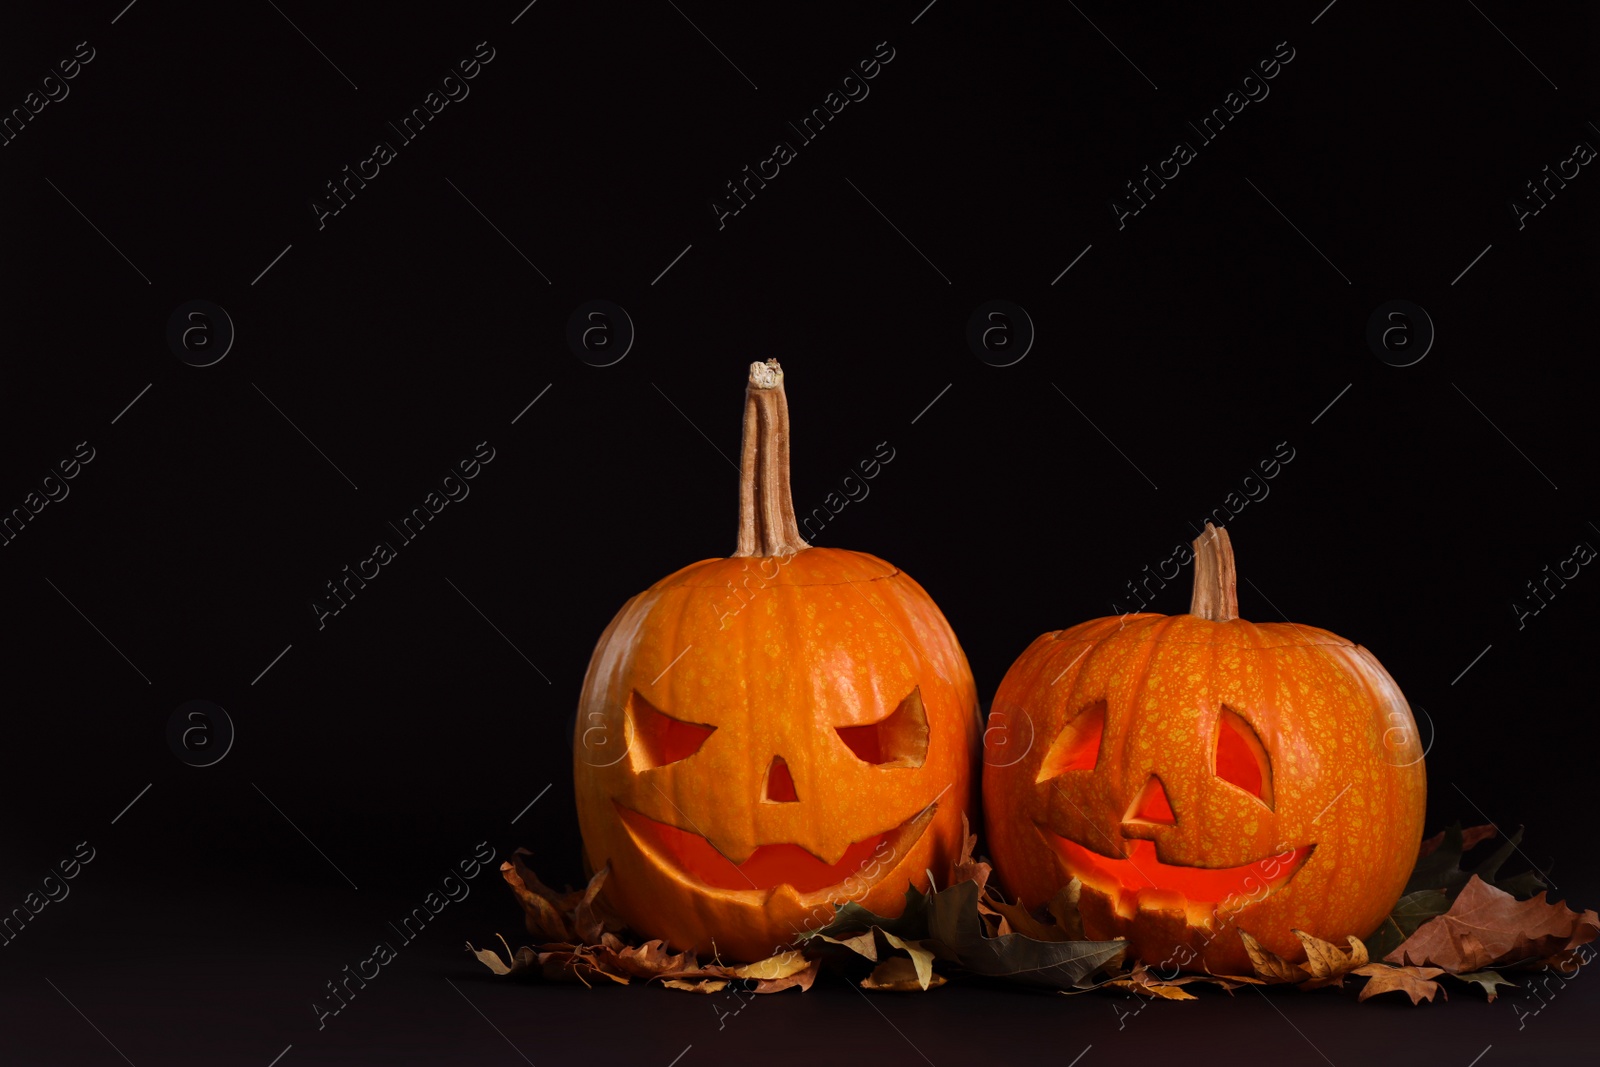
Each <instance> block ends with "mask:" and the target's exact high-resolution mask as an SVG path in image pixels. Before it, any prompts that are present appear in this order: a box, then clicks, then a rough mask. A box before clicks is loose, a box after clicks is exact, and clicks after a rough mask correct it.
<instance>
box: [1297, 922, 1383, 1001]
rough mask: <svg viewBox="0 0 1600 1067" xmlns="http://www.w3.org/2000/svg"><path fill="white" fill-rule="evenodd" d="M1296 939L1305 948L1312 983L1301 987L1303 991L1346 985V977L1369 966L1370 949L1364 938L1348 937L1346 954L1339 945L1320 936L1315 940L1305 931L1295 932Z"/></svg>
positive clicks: (1306, 966)
mask: <svg viewBox="0 0 1600 1067" xmlns="http://www.w3.org/2000/svg"><path fill="white" fill-rule="evenodd" d="M1292 932H1293V933H1294V936H1295V937H1298V938H1299V939H1300V943H1301V944H1302V945H1304V946H1305V949H1306V962H1305V965H1304V966H1305V970H1306V973H1308V974H1309V975H1311V981H1309V982H1305V983H1303V984H1302V985H1301V987H1300V988H1301V989H1320V988H1321V987H1322V986H1325V985H1336V986H1343V985H1344V976H1345V975H1347V974H1349V973H1350V972H1351V971H1354V970H1356V969H1357V968H1359V967H1365V966H1366V965H1367V946H1365V945H1363V944H1362V943H1361V939H1360V938H1358V937H1354V936H1347V937H1346V940H1347V941H1348V942H1349V944H1350V950H1349V951H1348V952H1346V951H1345V950H1344V949H1342V948H1340V947H1339V946H1338V945H1334V944H1331V943H1329V942H1327V941H1324V940H1322V939H1321V938H1319V937H1312V936H1311V935H1310V934H1308V933H1306V932H1305V931H1304V930H1294V931H1292Z"/></svg>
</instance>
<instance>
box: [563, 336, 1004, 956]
mask: <svg viewBox="0 0 1600 1067" xmlns="http://www.w3.org/2000/svg"><path fill="white" fill-rule="evenodd" d="M744 416H745V417H744V445H743V452H742V457H741V460H742V461H741V465H740V471H739V478H740V485H739V537H738V543H737V545H736V547H735V550H734V553H733V555H732V556H730V557H729V558H727V559H710V560H704V561H702V562H700V563H696V564H694V565H692V566H689V567H685V568H683V569H682V570H680V571H678V572H676V573H675V574H671V575H669V576H668V577H666V578H663V579H662V580H661V581H659V582H657V583H656V584H655V585H653V586H651V587H650V588H649V589H647V590H645V591H644V592H643V593H640V594H639V595H638V596H636V597H634V598H633V599H631V600H629V601H628V603H626V604H625V605H623V607H622V610H621V611H619V612H618V613H617V616H616V618H614V619H612V620H611V625H610V626H608V627H607V628H606V631H605V633H604V634H603V635H601V637H600V642H599V644H597V645H596V646H595V650H594V655H593V656H592V657H591V658H590V660H589V670H588V673H587V674H586V675H585V677H584V682H583V694H582V697H581V698H580V701H579V706H578V713H579V718H578V731H577V732H576V735H575V737H574V739H573V778H574V780H575V783H576V788H577V802H578V822H579V826H580V828H581V830H582V832H583V845H584V854H585V858H586V860H587V862H588V864H589V866H590V868H591V869H594V870H599V869H600V868H602V867H603V866H605V865H607V864H609V865H610V867H611V873H610V875H609V877H608V878H607V879H606V881H605V884H604V888H603V890H602V892H603V893H604V895H605V898H606V901H607V903H609V904H610V905H611V907H612V908H613V910H615V911H616V912H617V913H618V914H619V915H620V916H621V917H622V919H623V920H624V921H626V922H627V923H628V925H629V926H631V927H633V929H634V930H636V931H637V932H639V933H641V934H644V935H645V936H646V937H651V938H661V939H663V940H665V941H667V942H669V943H670V944H671V945H673V946H674V947H676V948H679V949H693V950H694V951H696V952H698V953H702V954H703V953H711V952H715V953H716V954H718V955H720V956H724V957H731V958H735V959H744V960H759V959H764V958H766V957H767V956H770V955H772V954H774V953H775V952H777V951H779V950H780V949H782V948H784V947H785V946H787V945H789V944H791V943H793V942H794V941H795V940H796V938H797V937H799V936H800V935H802V934H805V933H808V932H809V931H811V930H815V929H817V928H819V927H821V926H822V925H824V924H826V923H827V922H828V921H829V920H830V919H831V918H832V917H833V912H834V908H835V906H836V905H840V904H844V903H846V902H848V901H855V902H858V903H860V904H862V905H863V906H865V907H867V908H869V909H871V910H872V911H874V912H877V913H879V914H883V915H898V914H900V912H901V911H902V910H903V909H904V907H905V892H906V889H907V887H908V886H911V885H916V886H917V887H918V888H919V889H924V890H925V889H927V888H928V877H929V874H928V872H930V871H931V872H934V874H935V875H937V876H942V877H943V878H944V879H946V880H948V878H949V876H950V871H951V869H952V867H953V866H954V863H955V860H956V859H957V858H958V856H959V855H960V849H961V845H962V834H963V831H964V829H965V826H964V822H963V818H964V816H965V815H966V814H967V813H968V808H969V806H970V803H971V800H972V796H971V793H972V774H973V771H974V765H975V762H976V756H977V746H978V730H979V725H980V724H979V720H978V695H977V688H976V687H975V686H974V684H973V681H972V672H971V670H970V669H969V668H968V666H967V658H966V656H965V654H963V653H962V651H961V646H960V645H959V644H958V643H957V642H956V637H955V634H953V633H952V632H951V631H950V626H949V624H948V623H947V622H946V621H945V618H944V616H943V615H942V614H941V613H940V611H939V609H938V607H937V606H935V604H934V603H933V601H932V600H931V599H930V598H929V597H928V594H927V593H925V592H923V590H922V587H921V586H920V585H918V584H917V583H916V582H914V581H912V580H911V578H910V577H908V576H907V575H905V574H902V573H900V571H899V570H897V569H896V568H894V567H892V566H890V565H889V564H888V563H885V562H884V561H883V560H881V559H879V558H877V557H876V556H870V555H867V554H866V553H863V552H847V551H844V550H842V549H836V548H812V547H810V546H809V545H807V544H806V542H805V540H804V539H803V538H802V537H801V536H800V531H799V526H798V524H797V521H796V516H795V511H794V503H793V499H792V496H791V493H790V489H789V407H788V401H787V400H786V399H785V396H784V389H783V372H782V369H781V368H780V367H779V366H778V364H777V363H776V362H775V361H771V360H769V361H768V362H766V363H753V364H751V365H750V375H749V381H748V385H747V388H746V391H745V412H744Z"/></svg>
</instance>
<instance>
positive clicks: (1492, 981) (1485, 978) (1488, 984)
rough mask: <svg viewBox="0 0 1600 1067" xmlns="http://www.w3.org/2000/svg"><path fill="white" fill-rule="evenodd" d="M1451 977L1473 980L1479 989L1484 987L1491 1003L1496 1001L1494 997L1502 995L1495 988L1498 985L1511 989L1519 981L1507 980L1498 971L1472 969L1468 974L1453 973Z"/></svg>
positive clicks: (1460, 979)
mask: <svg viewBox="0 0 1600 1067" xmlns="http://www.w3.org/2000/svg"><path fill="white" fill-rule="evenodd" d="M1450 977H1452V978H1454V979H1457V980H1458V981H1462V982H1471V983H1472V984H1473V985H1475V986H1477V987H1478V988H1479V989H1482V990H1483V992H1484V995H1485V996H1487V997H1488V998H1489V1003H1491V1004H1492V1003H1494V998H1495V997H1497V996H1499V995H1500V994H1499V992H1498V991H1497V990H1496V988H1495V987H1496V986H1506V987H1508V988H1510V989H1515V988H1517V983H1515V982H1508V981H1506V980H1505V979H1504V978H1503V977H1501V975H1500V972H1498V971H1472V972H1470V973H1468V974H1453V975H1451V976H1450Z"/></svg>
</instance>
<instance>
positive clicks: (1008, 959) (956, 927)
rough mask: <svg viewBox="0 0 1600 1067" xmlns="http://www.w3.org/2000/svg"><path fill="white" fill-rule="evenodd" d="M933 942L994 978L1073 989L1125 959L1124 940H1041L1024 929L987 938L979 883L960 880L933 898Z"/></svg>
mask: <svg viewBox="0 0 1600 1067" xmlns="http://www.w3.org/2000/svg"><path fill="white" fill-rule="evenodd" d="M928 934H929V938H928V942H929V947H930V948H933V949H934V950H935V952H937V953H938V955H939V956H940V958H942V959H948V960H953V961H954V962H956V963H959V964H960V965H961V966H962V967H965V968H966V969H967V970H969V971H973V972H975V973H977V974H982V975H988V976H990V977H994V978H1012V979H1015V980H1017V981H1021V982H1029V983H1032V984H1037V985H1046V986H1053V987H1055V988H1057V989H1071V988H1075V987H1079V986H1082V985H1085V984H1087V983H1086V980H1087V979H1088V977H1089V976H1090V975H1092V974H1094V973H1095V972H1097V971H1099V970H1101V969H1102V968H1104V967H1105V966H1107V965H1108V964H1112V963H1114V962H1117V961H1119V960H1121V959H1122V957H1123V955H1124V953H1126V951H1127V943H1126V942H1124V941H1057V942H1051V941H1036V940H1034V939H1033V938H1031V937H1026V936H1024V935H1022V934H1006V935H1005V936H1003V937H985V936H984V934H983V930H982V920H981V919H980V918H979V916H978V885H977V883H975V882H959V883H957V884H955V885H952V886H950V888H948V889H945V890H942V891H940V892H938V893H934V894H932V896H931V897H930V898H929V900H928Z"/></svg>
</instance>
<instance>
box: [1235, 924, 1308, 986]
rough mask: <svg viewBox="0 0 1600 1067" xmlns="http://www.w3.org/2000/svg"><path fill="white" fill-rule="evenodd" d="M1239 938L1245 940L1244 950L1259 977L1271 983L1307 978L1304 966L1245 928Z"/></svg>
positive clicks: (1240, 932)
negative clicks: (1284, 955)
mask: <svg viewBox="0 0 1600 1067" xmlns="http://www.w3.org/2000/svg"><path fill="white" fill-rule="evenodd" d="M1239 940H1241V941H1243V942H1244V950H1245V952H1246V953H1247V954H1248V955H1249V957H1250V966H1251V967H1253V968H1255V972H1256V977H1257V978H1262V979H1265V980H1266V981H1267V982H1268V983H1271V984H1278V983H1281V982H1303V981H1305V980H1306V977H1307V975H1306V970H1305V968H1304V967H1301V966H1300V965H1299V964H1298V963H1290V962H1289V961H1288V960H1286V959H1284V958H1283V957H1282V956H1280V955H1278V954H1277V953H1276V952H1273V951H1272V950H1271V949H1269V948H1267V947H1266V946H1264V945H1262V944H1261V942H1259V941H1257V940H1256V939H1255V938H1253V937H1251V936H1250V935H1249V934H1247V933H1245V932H1244V931H1243V930H1240V931H1239Z"/></svg>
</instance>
